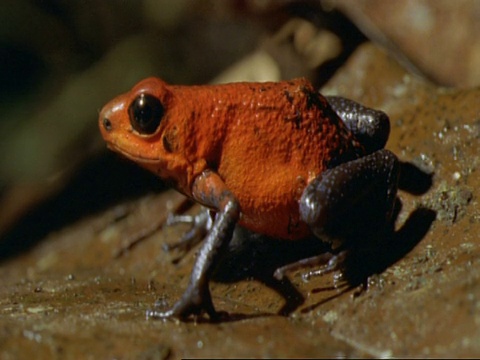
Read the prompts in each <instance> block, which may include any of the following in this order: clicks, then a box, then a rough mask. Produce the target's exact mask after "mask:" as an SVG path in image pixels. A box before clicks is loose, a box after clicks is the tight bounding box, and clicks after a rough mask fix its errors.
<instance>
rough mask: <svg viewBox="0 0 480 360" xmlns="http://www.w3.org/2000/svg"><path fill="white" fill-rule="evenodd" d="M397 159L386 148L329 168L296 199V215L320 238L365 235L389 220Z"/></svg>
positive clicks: (331, 239)
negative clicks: (297, 211) (297, 205)
mask: <svg viewBox="0 0 480 360" xmlns="http://www.w3.org/2000/svg"><path fill="white" fill-rule="evenodd" d="M398 174H399V163H398V159H397V157H396V156H395V155H394V154H393V153H391V152H390V151H388V150H385V149H382V150H378V151H376V152H374V153H372V154H370V155H367V156H365V157H362V158H360V159H356V160H353V161H350V162H347V163H344V164H341V165H339V166H337V167H335V168H333V169H329V170H327V171H325V172H323V173H322V174H320V175H319V176H318V177H317V178H315V179H314V180H313V181H311V182H310V183H309V184H308V186H307V187H306V188H305V190H304V191H303V194H302V197H301V199H300V216H301V218H302V220H303V221H304V222H306V223H307V224H308V225H309V226H310V228H311V230H312V232H313V233H314V234H315V235H316V236H318V237H319V238H321V239H322V240H325V241H329V242H333V241H336V240H343V239H346V238H348V237H350V236H357V235H362V234H363V235H367V234H370V233H372V231H377V230H380V229H382V228H383V227H384V226H385V224H386V223H387V222H388V221H389V220H390V217H391V214H392V210H393V205H394V201H395V196H396V191H397V182H398Z"/></svg>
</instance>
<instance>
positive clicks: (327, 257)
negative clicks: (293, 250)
mask: <svg viewBox="0 0 480 360" xmlns="http://www.w3.org/2000/svg"><path fill="white" fill-rule="evenodd" d="M347 253H348V251H347V250H342V251H340V252H338V253H336V254H333V253H330V252H326V253H323V254H320V255H316V256H312V257H309V258H306V259H301V260H298V261H296V262H294V263H290V264H287V265H285V266H282V267H280V268H278V269H277V270H275V273H274V276H275V278H276V279H278V280H281V279H282V278H283V277H284V276H285V274H286V273H287V272H290V271H294V270H298V269H301V268H305V267H307V266H308V267H319V268H317V269H313V270H310V271H307V272H305V273H303V274H302V279H303V280H304V281H308V280H309V279H310V278H311V277H313V276H322V275H326V274H328V273H331V272H334V271H341V270H343V265H344V263H345V259H346V257H347ZM340 276H341V273H340Z"/></svg>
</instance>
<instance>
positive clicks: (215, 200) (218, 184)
mask: <svg viewBox="0 0 480 360" xmlns="http://www.w3.org/2000/svg"><path fill="white" fill-rule="evenodd" d="M98 121H99V128H100V132H101V135H102V136H103V138H104V140H105V141H106V144H107V147H108V148H110V149H111V150H113V151H115V152H117V153H119V154H120V155H121V156H123V157H125V158H127V159H130V160H132V161H134V162H135V163H137V164H138V165H140V166H141V167H143V168H145V169H147V170H149V171H151V172H153V173H154V174H156V175H157V176H159V177H160V178H161V179H163V180H164V181H165V182H166V183H167V184H170V185H171V186H173V187H174V188H175V189H176V190H177V191H179V192H181V193H183V194H184V195H186V196H187V197H188V198H190V199H191V200H192V201H194V202H196V203H199V204H201V205H202V206H204V207H206V208H207V209H209V212H210V213H211V214H212V215H211V218H212V222H211V225H210V226H209V228H208V232H207V233H206V235H205V238H204V239H203V243H202V245H201V246H200V248H199V250H198V253H197V257H196V260H195V263H194V265H193V269H192V271H191V275H190V278H189V282H188V285H187V287H186V290H185V291H184V293H183V295H182V296H181V297H180V299H178V300H177V301H176V302H175V303H174V304H173V306H171V307H170V308H168V309H167V310H159V309H152V310H148V311H147V317H149V318H159V319H168V318H177V319H181V320H186V319H189V318H191V317H198V316H202V315H208V317H209V318H210V319H212V320H216V319H219V316H220V315H219V314H220V312H218V311H217V310H216V309H215V307H214V304H213V301H212V296H211V292H210V287H209V283H210V280H211V278H212V273H213V272H214V270H215V268H216V266H217V265H218V264H219V262H220V260H221V259H222V258H223V256H224V255H225V254H226V253H227V252H228V246H229V243H230V241H231V239H232V235H233V233H234V230H235V227H236V226H241V227H243V228H245V229H247V230H248V231H251V232H253V233H257V234H263V235H265V236H268V237H272V238H278V239H282V240H288V241H290V240H291V241H296V240H300V239H305V238H306V237H315V238H316V239H318V240H319V241H321V242H324V243H325V244H328V246H329V247H330V248H331V250H332V254H334V256H333V258H332V259H331V263H333V264H336V263H337V262H336V260H338V259H342V258H343V257H344V256H343V254H344V251H346V250H348V248H349V247H350V246H352V243H354V242H355V241H358V239H359V238H362V237H368V236H371V235H372V234H373V233H376V232H377V230H378V231H381V229H383V228H385V227H387V224H389V223H391V221H392V213H393V208H394V203H395V199H396V196H397V188H398V179H399V173H400V166H399V160H398V158H397V156H396V155H395V154H393V153H392V152H391V151H389V150H387V149H385V145H386V143H387V140H388V137H389V134H390V120H389V117H388V115H387V114H386V113H384V112H382V111H380V110H375V109H371V108H368V107H365V106H363V105H361V104H359V103H357V102H355V101H353V100H349V99H346V98H342V97H337V96H323V95H321V94H320V92H318V91H317V90H315V88H314V86H313V85H312V84H311V83H310V82H309V81H308V80H307V79H305V78H299V79H293V80H288V81H279V82H237V83H228V84H216V85H171V84H168V83H167V82H165V81H164V80H162V79H160V78H157V77H150V78H147V79H144V80H142V81H140V82H139V83H138V84H136V85H135V86H134V87H133V88H132V89H131V90H130V91H128V92H126V93H124V94H122V95H119V96H117V97H115V98H114V99H113V100H111V101H110V102H108V103H107V104H106V105H105V106H104V107H103V108H102V110H101V111H100V114H99V120H98ZM335 254H342V256H336V255H335ZM332 260H334V261H333V262H332ZM277 275H278V274H277Z"/></svg>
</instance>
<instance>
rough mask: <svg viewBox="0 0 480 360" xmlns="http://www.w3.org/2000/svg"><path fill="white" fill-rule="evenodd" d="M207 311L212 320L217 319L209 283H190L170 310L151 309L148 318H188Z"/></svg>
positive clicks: (148, 311)
mask: <svg viewBox="0 0 480 360" xmlns="http://www.w3.org/2000/svg"><path fill="white" fill-rule="evenodd" d="M204 312H205V313H207V314H208V316H209V317H210V319H211V320H217V319H218V318H219V314H218V313H217V312H216V311H215V308H214V306H213V302H212V296H211V295H210V291H209V289H208V284H205V285H202V286H195V285H192V284H190V285H189V286H188V288H187V290H186V291H185V292H184V293H183V295H182V297H181V298H180V299H179V300H178V301H177V302H176V303H175V304H174V305H173V306H172V307H171V308H170V309H168V310H166V311H160V310H157V309H149V310H147V312H146V316H147V319H168V318H178V319H186V318H188V317H189V316H190V315H194V316H200V315H202V313H204Z"/></svg>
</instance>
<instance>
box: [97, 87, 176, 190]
mask: <svg viewBox="0 0 480 360" xmlns="http://www.w3.org/2000/svg"><path fill="white" fill-rule="evenodd" d="M172 99H173V95H172V91H171V90H170V86H169V85H167V84H166V83H165V82H164V81H162V80H160V79H158V78H148V79H145V80H143V81H141V82H139V83H138V84H137V85H135V86H134V87H133V88H132V90H130V91H129V92H127V93H125V94H122V95H119V96H118V97H116V98H115V99H113V100H112V101H110V102H109V103H108V104H106V105H105V106H104V107H103V109H102V110H101V111H100V116H99V127H100V132H101V133H102V136H103V138H104V139H105V141H106V142H107V146H108V147H109V148H110V149H112V150H114V151H116V152H118V153H120V154H122V155H123V156H125V157H127V158H129V159H130V160H133V161H135V162H136V163H138V164H139V165H141V166H142V167H145V168H147V169H148V170H150V171H152V172H154V173H156V174H158V175H159V176H160V177H162V178H165V179H171V180H174V181H175V182H178V181H181V180H182V179H179V177H180V175H179V171H180V169H179V168H181V167H182V166H184V162H185V160H184V159H183V157H182V156H181V155H179V152H178V151H177V149H178V148H179V146H180V145H179V141H180V140H179V138H180V136H179V134H178V132H179V127H178V125H177V124H175V121H172V120H171V118H172V116H170V113H171V112H169V111H167V110H168V109H169V106H170V105H171V103H172Z"/></svg>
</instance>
